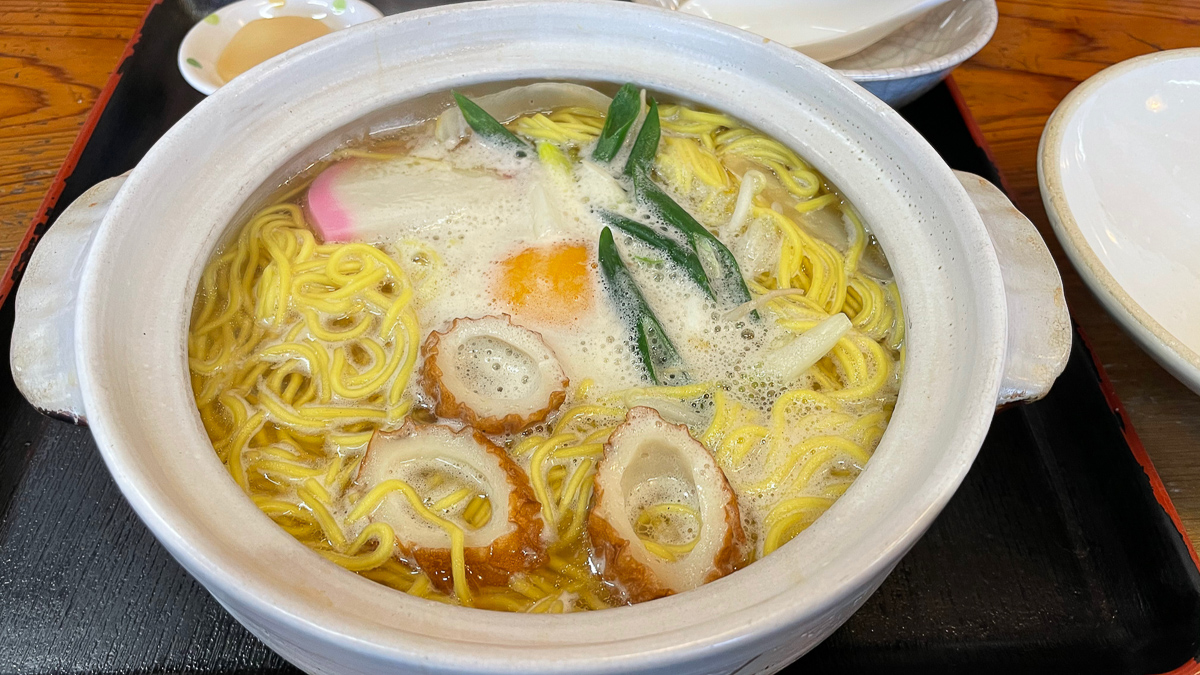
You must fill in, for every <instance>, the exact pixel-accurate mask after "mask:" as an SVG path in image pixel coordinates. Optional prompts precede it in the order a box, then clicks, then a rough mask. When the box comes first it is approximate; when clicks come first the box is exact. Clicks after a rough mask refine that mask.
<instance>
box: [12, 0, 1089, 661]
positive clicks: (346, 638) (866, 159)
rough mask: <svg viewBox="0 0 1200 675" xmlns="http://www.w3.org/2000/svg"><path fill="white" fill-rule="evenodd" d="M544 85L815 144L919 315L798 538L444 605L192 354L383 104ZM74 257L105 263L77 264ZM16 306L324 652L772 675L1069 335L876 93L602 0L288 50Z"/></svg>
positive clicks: (35, 344) (187, 511) (380, 115)
mask: <svg viewBox="0 0 1200 675" xmlns="http://www.w3.org/2000/svg"><path fill="white" fill-rule="evenodd" d="M530 78H556V79H574V80H583V81H602V82H608V83H620V82H626V81H633V82H637V83H639V84H641V85H644V86H646V87H649V88H651V89H653V90H655V91H656V92H658V93H659V95H662V96H666V97H671V96H678V97H681V98H685V99H688V100H692V101H697V102H702V103H703V104H705V105H709V106H712V107H713V108H716V109H719V110H723V111H726V112H729V113H732V114H733V115H736V116H738V117H740V118H742V119H743V120H745V121H746V122H748V123H750V124H752V125H754V126H757V127H758V128H760V129H762V130H764V131H765V132H767V133H769V134H771V135H773V136H775V137H776V138H778V139H780V140H781V141H783V142H785V143H786V144H788V145H790V146H792V147H793V148H795V149H796V150H798V151H799V152H800V153H801V154H802V155H804V156H805V157H807V158H808V159H809V160H811V161H812V162H813V163H814V164H815V166H816V168H817V169H818V170H820V171H821V172H822V173H824V174H825V175H826V176H828V177H829V178H830V179H831V180H832V181H834V182H836V183H837V184H838V185H839V186H841V187H842V188H844V190H845V191H846V193H847V194H848V196H849V197H850V199H852V200H853V201H854V203H855V204H856V205H857V206H858V207H859V208H860V210H861V211H862V213H863V216H864V218H865V221H866V222H868V223H870V224H872V225H873V226H874V233H875V234H876V236H877V237H878V239H879V240H880V242H881V243H882V245H883V246H884V248H885V249H886V251H887V252H888V255H889V258H890V261H891V263H892V268H893V270H894V271H895V274H896V278H897V280H898V283H899V285H900V289H901V293H902V294H903V297H904V299H905V303H906V308H907V312H906V316H907V320H906V323H907V326H906V335H907V360H906V365H905V375H904V382H903V385H902V387H901V390H900V396H899V400H898V403H897V406H896V409H895V413H894V416H893V418H892V422H891V425H890V426H889V428H888V430H887V432H886V434H885V435H884V437H883V440H882V443H881V444H880V446H879V448H878V450H877V451H876V453H875V455H874V457H873V458H872V460H871V462H870V463H869V465H868V466H867V468H866V470H865V471H864V472H863V473H862V475H861V476H860V477H859V479H858V480H857V481H856V483H855V484H854V485H853V486H852V487H851V488H850V489H849V490H848V491H847V492H846V494H845V496H844V497H843V498H842V499H840V500H839V501H838V502H837V503H836V504H835V505H834V506H833V508H831V509H830V510H829V511H828V512H827V513H826V514H825V515H824V516H822V517H821V518H820V519H819V520H818V521H817V522H816V523H815V524H814V525H813V526H812V527H810V528H809V529H807V530H805V531H804V532H803V533H802V534H801V535H799V536H798V537H796V538H795V539H794V540H792V541H791V542H790V543H788V544H787V545H786V546H785V547H783V548H782V549H780V550H779V551H778V552H776V553H774V554H772V555H770V556H767V557H766V558H764V559H763V560H760V561H758V562H756V563H754V564H753V565H750V566H749V567H747V568H746V569H744V570H741V571H739V572H737V573H735V574H732V575H730V576H728V577H726V578H724V579H720V580H718V581H716V582H713V583H711V584H708V585H706V586H703V587H702V588H700V589H697V590H695V591H691V592H688V593H683V594H680V595H677V596H672V597H668V598H663V599H660V600H655V601H653V602H648V603H644V604H640V605H636V606H632V607H620V608H616V609H610V610H605V611H602V612H586V613H581V614H575V615H569V616H546V615H522V614H516V615H514V614H505V613H493V612H484V611H479V610H473V609H467V608H460V607H453V606H446V605H441V604H436V603H432V602H429V601H426V600H422V599H419V598H414V597H411V596H408V595H406V594H403V593H399V592H396V591H393V590H391V589H388V588H386V587H383V586H380V585H378V584H376V583H373V582H371V581H369V580H367V579H365V578H363V577H360V576H358V575H355V574H352V573H350V572H347V571H345V570H343V569H341V568H339V567H337V566H336V565H334V564H332V563H330V562H328V561H326V560H325V559H323V558H322V557H321V556H319V555H317V554H315V553H313V552H311V551H309V550H308V549H307V548H305V547H304V546H303V545H302V544H300V543H299V542H297V541H296V540H294V539H293V538H291V537H290V536H289V535H288V534H287V533H285V532H284V531H283V530H282V529H280V528H278V527H277V526H275V525H274V523H273V522H272V521H271V520H270V519H269V518H268V517H267V516H265V515H264V514H263V513H261V512H260V511H258V509H256V508H255V507H254V505H253V503H252V502H251V501H250V500H249V499H247V498H246V497H245V495H244V494H243V493H242V492H241V491H240V489H239V488H238V486H237V485H236V484H235V483H234V481H233V480H231V479H230V477H229V475H228V473H227V472H226V470H225V468H224V466H223V465H222V464H221V462H220V461H219V460H218V458H217V457H216V454H215V453H214V452H213V450H212V447H211V444H210V443H209V440H208V437H207V436H206V434H205V432H204V429H203V427H202V425H201V423H200V420H199V416H198V415H197V413H196V411H195V407H194V401H193V398H192V393H191V388H190V386H189V382H188V367H187V359H186V349H185V343H186V332H187V326H188V320H189V315H190V308H191V303H192V297H193V294H194V292H195V289H196V287H197V283H198V280H199V277H200V274H201V271H202V269H203V267H204V264H205V262H206V260H207V259H208V257H209V255H210V254H211V253H212V252H213V250H214V248H215V247H216V246H217V245H218V244H219V243H220V242H221V241H222V238H223V237H224V236H225V235H226V234H227V232H228V231H229V230H230V227H231V226H230V224H231V223H237V222H238V221H239V219H240V218H242V217H244V216H245V214H246V213H247V212H248V209H249V208H250V206H251V205H253V204H254V203H255V202H256V200H258V199H260V198H263V197H265V195H266V194H267V193H268V192H269V191H270V190H271V187H272V186H273V184H274V181H276V180H278V179H280V178H282V177H284V176H287V175H289V174H292V173H294V172H295V171H296V170H297V169H299V168H300V167H302V166H305V165H306V164H307V163H308V162H310V161H312V160H313V159H314V158H316V157H319V156H321V155H323V154H325V153H326V152H328V151H329V150H330V149H332V148H333V147H334V146H336V145H338V144H339V143H341V142H342V141H343V140H345V139H346V138H348V137H351V136H353V135H354V134H356V133H359V132H361V130H362V129H363V126H364V124H366V125H372V126H375V127H379V126H386V125H388V124H394V123H395V112H394V109H395V106H397V105H399V104H402V103H404V102H406V101H412V100H414V99H420V101H421V104H420V105H421V106H423V107H424V109H422V110H418V111H412V110H411V107H410V108H409V109H410V112H412V113H413V114H414V115H416V114H429V113H431V112H432V111H433V110H436V109H437V108H438V107H444V106H446V105H449V99H448V97H447V96H446V95H445V93H444V92H446V90H447V89H449V88H450V87H454V88H456V89H462V90H465V91H467V92H468V93H481V92H483V91H486V90H488V89H489V88H492V89H495V88H498V87H500V86H503V85H502V84H500V83H503V82H508V81H513V80H519V79H530ZM488 83H491V84H488ZM432 93H440V95H439V96H438V97H433V98H431V97H429V96H426V95H428V94H432ZM421 97H424V98H421ZM109 200H111V201H109ZM989 228H990V232H991V236H989ZM998 259H1003V260H1005V264H1004V265H1003V266H1002V265H1001V264H1000V263H999V262H998ZM73 268H74V269H82V275H81V276H79V275H76V276H75V277H74V279H72V276H71V269H73ZM17 303H18V304H17V314H18V318H17V327H16V330H15V331H14V347H13V352H12V362H13V366H14V372H15V373H16V378H17V380H18V382H19V383H20V386H21V388H22V392H23V393H25V394H26V396H27V397H29V398H30V399H31V401H33V402H34V403H35V405H38V406H39V407H42V408H45V409H58V410H60V411H64V408H65V409H66V410H71V408H70V406H76V408H75V409H73V412H74V413H75V414H78V415H81V416H85V417H86V419H87V421H88V423H89V424H90V425H91V428H92V432H93V434H94V435H95V438H96V442H97V445H98V447H99V449H100V452H101V453H102V455H103V457H104V460H105V462H106V464H107V466H108V468H109V470H110V471H111V472H112V474H113V477H114V479H115V480H116V483H117V485H118V486H119V487H120V489H121V491H122V492H123V493H124V495H125V496H126V498H127V499H128V500H129V502H130V504H131V505H132V506H133V508H134V509H135V510H136V512H137V513H138V515H139V516H140V517H141V518H142V519H143V520H144V521H145V523H146V524H147V526H148V527H149V528H150V530H151V531H152V532H153V533H154V535H155V536H156V537H157V538H158V539H159V541H160V542H161V543H162V545H163V546H164V547H166V548H167V549H168V550H169V551H170V552H171V554H172V555H174V556H175V558H176V559H177V560H178V561H179V562H180V563H181V564H182V565H183V566H184V567H185V568H186V569H187V570H188V571H189V572H190V573H191V574H192V575H194V576H195V577H196V579H197V580H199V581H200V583H202V584H203V585H204V586H205V587H206V588H207V589H208V590H209V591H210V592H211V593H212V594H213V596H214V597H216V598H217V599H218V600H219V601H220V602H221V603H222V604H223V605H224V606H225V607H226V608H227V609H228V610H229V611H230V613H231V614H233V616H234V617H236V618H237V619H238V620H239V621H241V622H242V623H243V624H245V625H246V626H247V628H249V629H250V631H252V632H253V633H254V634H255V635H257V636H258V637H259V638H261V639H262V640H263V641H264V642H265V643H266V644H267V645H268V646H270V647H271V648H272V649H274V650H276V651H277V652H279V653H280V654H281V655H282V656H284V657H285V658H287V659H288V660H289V661H291V662H292V663H295V664H296V665H298V666H300V667H301V668H303V669H304V670H306V671H308V672H310V673H364V674H365V673H372V674H374V673H380V672H418V671H419V672H424V673H444V674H449V673H514V674H515V673H521V674H539V673H546V674H549V673H564V672H566V673H578V674H582V675H587V674H592V673H630V672H636V673H655V674H661V675H668V674H671V675H678V674H708V673H714V674H715V673H731V672H733V671H738V672H739V673H770V672H774V671H775V670H778V669H779V668H781V667H782V666H783V665H784V664H786V663H788V662H789V661H791V660H793V659H795V658H797V657H798V656H800V655H801V654H803V653H804V652H806V651H808V650H809V649H811V648H812V647H813V646H815V645H816V644H817V643H818V642H820V641H821V640H822V639H824V638H825V637H826V636H827V635H829V634H830V633H831V632H832V631H833V630H834V629H835V628H836V627H837V626H838V625H840V624H841V623H842V622H843V621H845V620H846V618H848V617H849V616H850V615H851V614H852V613H853V612H854V611H855V610H856V609H857V608H858V607H859V606H860V605H861V604H862V603H863V601H865V600H866V598H867V597H868V596H869V595H870V594H871V593H872V592H873V591H874V590H875V589H876V588H877V587H878V585H879V584H880V583H881V582H882V581H883V579H884V577H885V576H886V575H887V574H888V572H889V571H890V570H891V569H892V567H893V566H894V565H895V564H896V562H897V561H898V560H899V559H900V557H901V556H902V555H904V553H905V552H906V551H907V550H908V549H909V548H910V547H911V546H912V545H913V543H915V542H916V541H917V539H918V538H919V537H920V536H921V534H922V533H923V532H924V531H925V530H926V528H928V526H929V525H930V523H931V522H932V521H933V519H934V518H935V517H936V516H937V514H938V512H939V511H940V510H941V509H942V507H943V506H944V505H945V504H946V502H947V501H948V500H949V499H950V497H951V495H952V494H953V493H954V490H955V489H956V488H957V487H958V485H959V483H960V481H961V480H962V478H963V476H964V475H965V474H966V472H967V469H968V468H969V467H970V466H971V463H972V461H973V460H974V458H975V455H976V453H977V452H978V449H979V447H980V444H981V443H982V441H983V438H984V435H985V434H986V432H987V429H988V425H989V423H990V420H991V418H992V414H993V410H994V408H995V406H996V404H997V402H998V401H999V402H1006V401H1012V400H1020V399H1023V398H1036V397H1038V396H1040V395H1043V394H1044V393H1045V392H1046V390H1047V389H1048V388H1049V386H1050V384H1051V383H1052V382H1053V380H1054V378H1055V377H1056V376H1057V374H1058V373H1059V372H1060V371H1061V369H1062V367H1063V365H1064V364H1065V361H1066V356H1067V351H1068V349H1069V347H1070V328H1069V324H1068V322H1067V316H1066V308H1065V305H1064V304H1063V302H1062V289H1061V286H1060V284H1059V280H1058V274H1057V271H1056V270H1055V268H1054V265H1053V262H1052V261H1051V260H1050V256H1049V253H1048V252H1047V251H1046V249H1045V246H1044V244H1043V243H1042V242H1041V240H1040V239H1039V238H1038V236H1037V233H1036V230H1034V229H1033V227H1032V225H1030V223H1029V222H1028V221H1027V220H1025V219H1024V218H1023V217H1021V216H1020V214H1019V213H1017V212H1016V211H1015V210H1014V209H1012V207H1011V205H1010V204H1009V203H1008V201H1007V200H1006V199H1005V198H1004V197H1003V195H1001V194H1000V193H999V192H998V191H997V190H996V189H995V188H993V187H991V186H990V185H988V184H986V183H985V182H984V181H982V179H979V178H977V177H974V176H969V175H961V176H956V175H955V174H954V173H952V172H951V171H950V169H949V168H948V167H947V166H946V165H945V163H943V162H942V160H941V159H940V158H939V157H938V155H937V154H936V153H935V152H934V151H933V149H932V148H931V147H930V146H929V145H928V144H927V143H926V142H925V141H924V140H923V139H922V138H921V137H920V136H919V135H918V134H917V133H916V131H914V130H913V129H912V128H911V127H910V126H908V125H907V124H906V123H905V122H904V121H903V120H902V119H901V118H900V117H899V116H898V115H897V114H896V113H895V112H894V111H892V110H891V109H890V108H888V107H887V106H886V105H884V104H883V103H881V102H880V101H879V100H878V99H876V98H874V97H872V96H869V95H867V94H866V93H865V92H864V91H862V89H860V88H859V87H857V86H855V85H853V84H852V83H850V82H849V81H847V80H844V79H842V78H839V77H838V76H837V75H836V74H834V73H833V72H832V71H830V70H829V69H827V68H826V67H824V66H822V65H820V64H818V63H816V62H815V61H812V60H810V59H808V58H806V57H804V56H802V55H800V54H798V53H797V52H795V51H793V50H790V49H786V48H783V47H781V46H779V45H774V44H764V43H763V41H762V40H761V39H760V38H757V37H754V36H752V35H750V34H748V33H745V32H743V31H738V30H734V29H729V28H725V27H722V26H720V25H717V24H714V23H712V22H707V21H702V20H697V19H690V18H686V17H680V16H676V15H674V14H671V13H667V12H662V11H659V10H651V9H648V8H644V7H637V6H634V5H618V4H616V3H612V2H609V1H607V0H601V1H598V2H573V3H561V2H545V1H541V2H538V1H532V0H511V1H504V0H501V1H497V2H487V3H474V4H462V5H453V6H450V7H444V8H439V9H434V10H427V11H421V12H414V13H409V14H404V15H400V16H395V17H390V18H386V19H383V20H380V21H375V22H371V23H368V24H365V25H363V26H360V27H357V28H353V29H350V30H347V31H342V32H339V33H335V34H332V35H329V36H326V37H323V38H321V39H319V40H316V41H314V42H313V43H311V44H310V45H309V46H307V47H305V48H303V49H300V50H296V51H295V52H290V53H287V54H284V55H282V56H280V57H278V58H276V59H273V60H271V61H268V62H267V63H265V64H263V65H262V66H259V67H258V68H255V69H253V70H251V71H249V72H247V73H246V74H245V75H244V76H242V77H239V78H238V79H237V80H236V81H234V82H232V83H230V84H229V85H228V86H227V87H224V88H222V89H221V90H220V91H218V92H217V93H216V94H214V95H213V96H211V97H209V98H208V99H207V100H205V101H204V102H202V103H201V104H200V105H198V106H197V107H196V108H195V109H194V110H193V111H192V112H191V113H189V114H188V115H187V116H186V117H184V118H183V119H182V120H181V121H180V122H179V123H178V124H177V125H176V126H175V127H174V128H172V129H171V130H170V131H169V132H168V133H167V134H166V135H165V136H163V138H162V139H161V140H160V141H159V142H158V143H157V144H156V145H155V146H154V147H153V148H152V149H151V150H150V152H149V153H147V155H146V156H145V157H144V158H143V160H142V161H141V162H140V163H139V165H138V166H137V168H135V169H134V171H133V172H132V174H130V175H129V176H128V177H127V178H117V179H111V180H110V181H107V182H105V183H102V184H101V185H100V186H97V188H95V189H94V190H93V191H92V192H91V193H89V194H87V195H85V196H84V197H82V198H81V199H80V200H79V201H78V202H77V203H76V204H75V205H74V206H73V207H72V209H71V212H70V213H69V214H64V215H63V217H62V218H61V219H60V221H59V223H57V224H56V225H55V226H54V227H52V228H51V229H50V230H49V232H48V234H47V236H46V237H45V238H44V239H43V240H42V242H41V244H40V245H39V247H38V248H37V250H36V251H35V253H34V257H33V260H32V261H31V263H30V266H29V268H28V270H27V272H26V276H25V278H24V279H23V281H22V286H21V289H20V292H19V294H18V297H17ZM72 313H73V314H74V321H73V322H72V321H69V320H62V319H61V317H63V316H64V315H66V316H70V315H71V314H72ZM56 317H58V318H59V319H58V320H57V321H56ZM56 366H57V369H58V372H52V371H53V370H54V368H55V367H56ZM39 368H41V370H39ZM74 383H77V387H73V386H72V385H73V384H74ZM56 395H61V396H60V397H59V398H57V399H56V398H55V396H56ZM72 397H74V398H72Z"/></svg>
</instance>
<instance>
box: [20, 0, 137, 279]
mask: <svg viewBox="0 0 1200 675" xmlns="http://www.w3.org/2000/svg"><path fill="white" fill-rule="evenodd" d="M148 4H149V3H148V2H146V0H102V1H95V2H83V1H78V0H66V1H62V2H27V1H25V2H22V1H19V0H0V269H7V267H8V264H9V262H10V261H11V260H12V256H13V253H14V251H15V250H16V248H17V246H18V245H19V244H20V243H21V240H22V239H23V238H24V236H25V231H26V229H27V228H28V227H29V224H30V222H31V220H32V219H33V217H34V214H35V213H36V212H37V209H38V206H39V205H40V204H41V201H42V199H43V197H45V195H46V191H47V189H49V187H50V184H51V183H52V182H53V180H54V175H55V174H56V173H57V172H58V169H59V167H60V166H61V165H62V163H63V160H64V159H65V158H66V156H67V152H68V151H69V150H70V148H71V144H72V143H73V142H74V140H75V136H76V135H77V134H78V133H79V128H80V126H81V125H82V124H83V121H84V118H85V117H87V114H88V111H89V110H91V108H92V105H93V104H94V103H95V102H96V97H97V95H98V94H99V93H100V90H101V88H103V86H104V83H105V82H106V81H107V80H108V77H109V74H110V73H111V72H112V70H113V68H114V67H115V66H116V64H117V60H118V58H119V57H120V55H121V54H122V52H123V51H124V49H125V44H126V43H127V42H128V41H129V38H130V37H131V36H132V35H133V33H134V31H135V30H136V29H137V27H138V24H139V23H140V22H141V20H142V16H143V15H144V14H145V12H146V8H147V6H148Z"/></svg>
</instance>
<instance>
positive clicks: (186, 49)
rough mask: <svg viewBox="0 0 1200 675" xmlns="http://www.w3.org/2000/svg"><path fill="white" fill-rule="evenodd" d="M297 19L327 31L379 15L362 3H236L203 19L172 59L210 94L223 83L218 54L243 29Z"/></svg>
mask: <svg viewBox="0 0 1200 675" xmlns="http://www.w3.org/2000/svg"><path fill="white" fill-rule="evenodd" d="M279 16H301V17H306V18H310V19H316V20H318V21H320V22H321V23H323V24H325V25H326V26H327V27H328V28H329V29H330V30H341V29H343V28H348V27H350V26H356V25H358V24H360V23H363V22H364V21H371V20H372V19H378V18H379V17H381V16H383V15H382V14H380V12H379V10H377V9H375V8H374V7H372V6H371V5H369V4H367V3H366V2H363V0H240V1H239V2H234V3H230V4H228V5H225V6H224V7H222V8H221V9H218V10H217V11H215V12H213V13H212V14H209V15H208V16H206V17H204V18H203V19H202V20H201V21H200V22H199V23H197V24H196V25H195V26H193V27H192V29H191V30H190V31H188V34H187V35H186V36H184V38H183V42H181V43H180V44H179V55H178V58H177V59H176V60H177V62H178V65H179V72H180V73H182V74H183V79H184V80H187V83H188V84H190V85H192V87H194V88H195V89H196V90H197V91H199V92H200V93H202V94H211V93H213V92H214V91H216V90H217V89H219V88H220V87H221V86H222V85H224V84H225V80H224V79H222V78H221V76H220V75H218V74H217V60H218V59H219V58H220V57H221V52H223V51H224V50H225V46H226V45H228V44H229V41H230V40H231V39H232V38H233V36H234V34H235V33H237V32H238V31H239V30H241V28H242V27H243V26H245V25H246V24H248V23H250V22H251V21H257V20H258V19H273V18H275V17H279Z"/></svg>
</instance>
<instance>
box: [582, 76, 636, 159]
mask: <svg viewBox="0 0 1200 675" xmlns="http://www.w3.org/2000/svg"><path fill="white" fill-rule="evenodd" d="M641 107H642V100H641V97H640V96H639V95H638V88H637V87H635V86H633V84H632V83H627V84H625V85H623V86H622V87H621V89H620V90H619V91H617V95H616V96H614V97H613V100H612V103H611V104H609V106H608V114H607V115H605V117H604V128H603V129H601V130H600V138H599V140H597V141H596V149H595V150H592V159H594V160H596V161H597V162H611V161H612V160H613V157H616V156H617V153H619V152H620V151H621V146H622V145H624V143H625V136H626V135H627V134H628V133H629V128H630V127H632V126H633V123H634V122H636V121H637V116H638V113H639V112H641Z"/></svg>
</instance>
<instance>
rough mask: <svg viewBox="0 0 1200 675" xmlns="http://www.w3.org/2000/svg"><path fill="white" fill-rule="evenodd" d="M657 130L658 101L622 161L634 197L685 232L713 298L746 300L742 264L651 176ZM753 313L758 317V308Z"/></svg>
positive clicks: (733, 302)
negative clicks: (626, 159)
mask: <svg viewBox="0 0 1200 675" xmlns="http://www.w3.org/2000/svg"><path fill="white" fill-rule="evenodd" d="M660 134H661V129H660V128H659V121H658V105H657V104H656V103H654V102H651V103H650V112H648V113H647V114H646V121H645V122H642V128H641V130H640V131H639V132H638V135H637V139H636V140H635V141H634V142H633V150H632V151H631V152H630V153H629V161H628V162H627V163H626V164H625V175H626V176H628V177H629V178H630V180H631V181H632V182H633V195H634V199H635V200H637V202H638V203H640V204H641V205H643V206H645V207H646V208H648V209H650V210H651V211H653V212H654V213H655V214H656V215H657V216H658V217H659V218H662V220H663V222H665V223H666V224H668V225H670V226H671V227H674V228H676V229H678V230H679V231H681V232H683V233H684V234H686V235H687V238H688V242H689V243H690V244H691V245H692V250H693V251H695V252H696V256H697V258H699V260H700V263H701V265H702V269H703V271H704V273H705V276H706V277H707V279H708V286H707V288H708V289H709V290H710V292H713V293H715V294H714V296H713V297H714V298H716V299H718V300H719V301H720V302H723V303H725V304H728V305H740V304H742V303H744V302H749V301H750V289H749V288H747V287H746V280H745V279H744V278H743V277H742V268H741V267H740V266H738V262H737V258H735V257H733V253H732V252H731V251H730V250H729V249H728V248H727V247H726V246H725V244H723V243H721V240H720V239H717V238H716V237H715V236H713V234H712V233H711V232H709V231H708V230H707V229H706V228H705V227H704V226H703V225H701V224H700V223H699V222H697V221H696V219H695V218H693V217H692V214H690V213H688V212H687V210H685V209H684V208H683V207H682V206H680V205H679V204H676V203H675V200H674V199H671V197H670V196H669V195H668V194H667V193H665V192H663V191H662V188H660V187H658V185H655V183H654V181H653V180H651V178H650V171H651V170H652V169H653V168H654V156H655V155H656V154H657V153H658V139H659V135H660ZM754 317H755V318H758V313H757V312H755V313H754Z"/></svg>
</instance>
